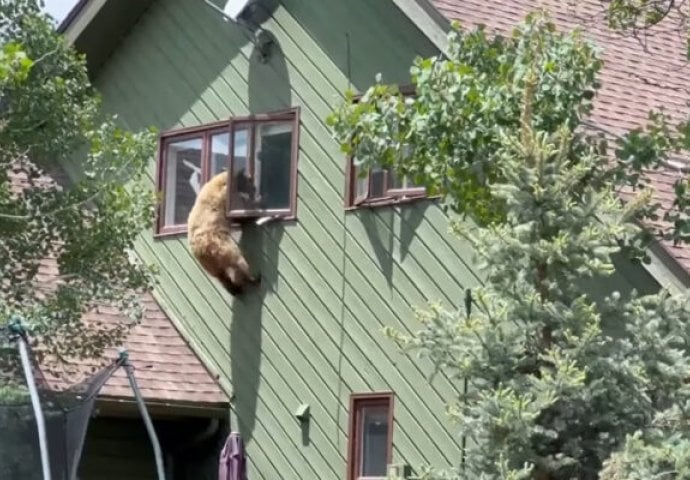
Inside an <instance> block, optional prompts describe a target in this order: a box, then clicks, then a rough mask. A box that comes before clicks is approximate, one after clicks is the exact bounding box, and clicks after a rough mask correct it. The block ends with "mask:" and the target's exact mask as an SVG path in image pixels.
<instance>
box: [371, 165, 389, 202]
mask: <svg viewBox="0 0 690 480" xmlns="http://www.w3.org/2000/svg"><path fill="white" fill-rule="evenodd" d="M370 176H371V187H370V191H369V198H381V197H383V196H384V195H385V193H386V171H385V170H383V169H381V168H375V169H372V170H371V174H370Z"/></svg>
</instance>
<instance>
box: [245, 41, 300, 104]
mask: <svg viewBox="0 0 690 480" xmlns="http://www.w3.org/2000/svg"><path fill="white" fill-rule="evenodd" d="M262 36H263V41H264V42H268V43H270V48H269V50H268V56H267V57H266V58H264V57H263V56H262V52H261V50H260V48H258V47H257V46H255V47H254V49H253V50H252V54H251V57H250V58H249V76H248V78H249V85H248V89H249V91H248V98H249V113H253V114H256V113H266V112H272V111H275V110H282V109H286V108H289V107H291V106H292V95H291V92H290V75H289V73H288V68H287V60H286V58H285V55H284V54H283V51H282V50H281V48H280V44H279V43H278V40H277V39H276V37H275V35H273V34H272V33H271V32H270V31H268V30H264V32H263V34H262Z"/></svg>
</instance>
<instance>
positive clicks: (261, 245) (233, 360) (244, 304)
mask: <svg viewBox="0 0 690 480" xmlns="http://www.w3.org/2000/svg"><path fill="white" fill-rule="evenodd" d="M282 231H283V230H282V226H280V225H277V224H268V225H265V226H261V227H257V226H255V225H253V224H248V225H246V226H244V227H243V228H242V236H241V238H240V241H239V246H240V249H241V250H242V252H244V255H245V257H246V258H247V261H248V262H249V264H250V266H251V268H252V271H253V272H256V273H260V274H261V285H260V286H255V287H250V288H248V289H247V291H246V292H245V293H244V294H242V295H241V296H239V297H236V298H235V300H234V303H233V315H232V324H231V326H230V369H231V378H232V387H233V400H232V409H233V412H234V414H235V418H234V422H235V423H234V424H233V425H232V426H231V427H232V429H233V430H239V432H240V433H241V434H242V438H243V439H244V441H245V443H247V444H248V443H249V442H250V440H251V439H252V437H253V434H254V427H255V424H256V408H257V402H258V393H259V385H260V383H261V350H262V333H261V328H262V325H263V313H264V309H263V305H264V299H265V298H266V295H267V294H268V292H270V291H273V290H274V288H275V286H276V284H277V281H278V255H279V252H278V245H279V243H280V237H281V236H282Z"/></svg>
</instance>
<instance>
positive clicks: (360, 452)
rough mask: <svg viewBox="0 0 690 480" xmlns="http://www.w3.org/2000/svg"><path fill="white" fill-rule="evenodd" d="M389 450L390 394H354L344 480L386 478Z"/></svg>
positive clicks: (391, 429)
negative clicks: (345, 478) (345, 479)
mask: <svg viewBox="0 0 690 480" xmlns="http://www.w3.org/2000/svg"><path fill="white" fill-rule="evenodd" d="M392 450H393V394H392V393H364V394H353V395H352V396H351V397H350V428H349V439H348V466H347V480H364V479H385V478H386V475H387V468H388V465H389V464H390V463H391V455H392Z"/></svg>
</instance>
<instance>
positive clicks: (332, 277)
mask: <svg viewBox="0 0 690 480" xmlns="http://www.w3.org/2000/svg"><path fill="white" fill-rule="evenodd" d="M533 3H534V2H531V1H528V0H492V1H489V0H483V1H482V0H434V1H433V2H432V1H430V0H347V1H344V0H319V1H307V0H280V1H277V0H275V1H273V0H255V1H252V2H249V4H248V6H247V7H246V8H245V9H244V10H242V11H241V12H240V14H239V20H238V21H232V20H228V19H226V18H224V17H223V15H221V13H220V12H219V10H218V9H220V10H222V9H223V8H224V6H225V4H224V2H221V1H217V2H215V3H213V5H215V6H216V7H218V8H217V9H214V8H212V5H209V4H208V3H207V2H204V1H203V0H89V1H85V0H84V1H81V2H80V3H79V4H78V5H77V7H76V8H75V9H74V10H73V12H72V13H71V14H70V16H69V17H68V18H67V19H66V20H65V22H64V23H63V24H62V26H61V29H62V31H63V32H64V34H65V36H66V38H67V40H68V41H69V42H71V43H73V44H74V45H75V46H76V47H77V48H78V49H79V50H81V51H83V52H84V53H85V54H86V55H87V59H88V65H89V69H90V73H91V76H92V78H93V81H94V83H95V85H96V86H97V88H98V89H99V90H100V92H101V93H102V95H103V97H104V101H105V105H106V107H107V110H108V111H110V112H112V113H117V114H118V115H119V118H120V120H121V122H122V123H123V125H125V126H127V127H129V128H132V129H140V128H144V127H146V126H148V125H154V126H156V127H157V128H159V129H160V130H161V131H162V132H163V133H162V134H161V137H160V148H159V152H158V155H157V158H155V159H152V161H151V164H150V171H149V174H150V178H151V184H152V187H154V186H155V188H156V189H158V191H160V192H161V198H162V203H161V205H160V208H159V212H158V220H157V225H156V228H155V229H154V231H146V232H142V234H141V237H140V238H139V241H138V243H137V253H138V254H139V256H140V257H141V258H142V259H143V260H145V261H147V262H151V263H155V264H157V265H159V266H160V267H161V274H160V278H159V280H160V282H159V284H158V285H157V287H156V289H155V292H154V296H155V299H156V302H157V304H158V305H159V306H160V308H161V309H162V311H164V312H165V314H166V315H167V317H168V318H169V319H170V320H171V321H172V322H173V323H174V325H175V326H176V327H177V328H178V329H179V330H180V332H182V334H183V336H184V337H185V338H186V339H187V340H188V341H189V344H190V346H191V348H192V349H193V350H194V352H195V353H196V355H197V356H198V357H199V358H200V359H202V360H203V362H204V363H205V364H206V366H207V367H208V368H209V369H210V370H211V371H213V372H217V374H218V382H219V384H220V385H221V386H222V388H223V389H224V390H225V393H226V394H227V395H228V396H229V397H230V398H231V401H230V411H231V414H230V424H231V428H232V429H234V430H238V431H239V432H240V433H241V434H242V436H243V438H244V441H245V443H246V446H247V452H248V461H249V475H250V478H251V479H252V480H254V479H265V480H273V479H347V480H353V479H357V478H363V477H367V478H371V477H373V478H378V477H383V476H385V473H386V470H387V468H388V466H389V465H412V466H416V465H419V464H423V463H431V464H434V465H436V466H457V465H459V463H460V461H461V443H462V438H461V435H460V434H461V432H457V431H456V430H454V428H453V427H452V425H449V423H448V421H447V419H446V417H445V414H444V412H445V403H446V402H447V401H450V400H452V399H453V398H454V397H455V396H456V392H457V388H459V385H457V384H454V383H452V382H450V381H449V380H448V379H447V378H446V377H444V376H443V375H438V376H435V377H433V379H430V374H431V373H432V366H431V365H430V364H429V363H428V362H426V361H421V360H418V359H416V358H413V357H410V356H406V355H402V354H400V353H399V352H398V350H397V348H396V346H395V345H394V344H393V343H392V342H391V341H389V340H387V339H386V338H385V337H384V336H383V334H382V333H381V329H382V328H383V327H384V326H393V327H396V328H398V329H403V330H414V329H416V325H415V318H414V313H413V309H414V307H416V306H424V305H425V304H426V302H428V301H441V302H443V303H444V304H445V305H449V306H456V307H460V305H461V302H462V298H463V292H464V289H465V288H467V287H472V286H475V285H477V284H478V283H480V281H481V279H480V277H479V276H478V275H477V274H476V273H475V271H474V268H473V263H472V252H471V251H470V250H469V248H468V247H467V245H464V244H463V243H462V242H461V241H459V240H458V239H457V238H455V237H453V236H451V235H450V234H449V233H448V232H447V230H448V219H447V217H446V216H445V215H444V213H443V212H442V210H441V209H440V208H439V205H438V204H437V202H436V201H435V200H434V199H429V198H427V197H426V195H425V192H424V191H423V190H420V189H419V188H417V187H415V186H414V185H412V184H410V183H409V182H407V180H406V179H404V178H403V179H400V178H395V177H394V176H393V175H392V173H391V172H387V171H384V170H379V171H372V172H370V174H369V176H368V177H367V178H365V179H361V178H359V177H358V176H357V172H356V169H354V168H352V165H351V164H350V163H349V159H348V158H346V157H345V156H344V155H343V154H342V153H341V152H340V151H339V148H338V145H337V144H336V143H335V142H334V141H333V140H332V139H331V137H330V134H329V131H328V128H327V127H326V125H325V118H326V116H327V115H328V114H329V112H330V111H331V109H332V108H333V107H334V106H335V105H336V104H337V103H338V102H340V101H341V100H342V98H343V92H344V91H345V90H346V89H348V88H353V89H355V90H359V91H363V90H365V89H366V88H367V87H368V86H369V85H371V84H372V83H373V82H374V79H375V75H376V74H377V73H381V75H382V77H383V79H384V80H385V81H386V82H389V83H397V84H400V85H406V84H409V82H410V79H409V66H410V64H411V63H412V60H413V59H414V58H415V57H416V56H418V55H422V56H430V55H436V54H440V53H442V52H443V49H444V47H445V33H446V31H447V30H448V28H449V20H451V19H458V20H461V21H462V22H463V23H464V24H465V25H468V26H471V25H475V24H479V23H483V24H487V25H489V27H490V28H492V29H494V30H495V31H497V32H501V31H506V30H507V29H508V28H509V27H510V26H511V25H513V24H515V23H517V22H518V21H519V20H520V19H521V18H522V17H523V16H524V14H526V13H527V12H528V11H529V9H530V8H531V7H533ZM543 3H545V4H546V6H547V7H550V8H552V9H554V11H555V12H556V13H557V14H558V15H557V19H558V21H559V22H560V23H561V24H562V25H563V26H566V27H570V26H573V25H577V24H582V25H585V26H588V25H589V27H587V28H588V29H589V30H588V31H589V32H591V35H592V36H593V37H595V39H597V40H600V41H602V42H603V43H604V45H603V46H604V47H605V52H606V53H605V59H606V60H607V61H610V62H609V63H608V64H607V68H606V71H605V75H604V77H603V78H604V88H603V89H602V91H601V93H600V95H599V103H598V104H597V105H598V106H597V109H596V111H595V115H594V117H593V121H596V122H597V123H598V124H599V125H600V126H601V127H602V128H604V129H608V130H610V131H612V132H615V131H618V130H620V129H622V128H628V127H630V126H631V125H637V124H639V123H641V122H643V121H644V118H645V116H646V111H647V110H648V109H649V108H651V107H653V106H655V104H656V103H655V102H661V103H664V104H665V105H666V107H667V110H671V111H673V112H675V113H678V114H679V115H680V114H683V113H686V112H685V109H686V107H685V100H686V99H679V97H680V96H681V94H678V93H677V94H676V95H675V96H674V97H673V98H672V99H668V100H669V101H668V102H665V101H666V97H665V96H663V95H660V94H659V92H657V91H656V90H655V88H657V87H655V86H654V83H653V82H643V81H642V80H640V79H636V78H635V77H634V76H633V75H632V73H633V72H631V70H635V68H631V65H633V64H634V65H635V66H636V67H637V71H640V72H643V73H647V74H649V75H650V76H652V77H653V76H654V75H656V76H658V77H659V76H660V77H662V78H664V79H665V81H671V82H673V81H678V82H680V81H681V78H679V75H680V74H679V73H677V72H676V74H670V73H668V72H665V71H664V69H665V68H667V67H669V66H670V65H673V64H674V61H675V60H674V58H675V57H673V55H674V53H673V52H675V50H674V48H675V45H676V44H677V43H678V40H677V39H675V37H674V38H673V39H669V38H668V37H664V36H663V35H660V36H658V37H655V38H654V39H653V41H654V42H660V43H658V44H657V45H663V46H664V49H662V50H664V54H663V55H661V56H660V57H659V58H653V56H650V55H647V56H645V55H644V54H643V53H642V47H641V46H640V45H639V44H636V43H635V41H634V40H631V39H629V38H624V37H618V36H616V35H614V34H612V33H610V32H608V31H606V29H605V27H604V26H602V25H603V24H602V23H601V21H602V19H601V17H600V16H599V17H596V16H595V15H594V10H592V9H593V8H594V7H595V4H596V2H595V1H593V0H592V1H585V2H573V3H572V4H571V2H562V1H559V0H551V1H546V2H543ZM590 17H592V18H594V20H592V18H590ZM595 17H596V18H595ZM587 19H589V20H587ZM590 20H591V21H590ZM588 22H589V23H588ZM597 22H599V23H597ZM679 48H681V46H680V45H679ZM609 49H610V50H609ZM672 51H673V52H672ZM608 52H612V53H611V54H610V55H609V53H608ZM647 67H648V68H647ZM669 70H670V68H669ZM632 89H635V92H636V95H634V97H635V99H634V101H632V102H627V103H628V104H627V107H626V108H625V109H624V111H623V110H621V105H622V103H621V102H623V99H622V98H623V96H622V95H621V94H620V92H621V90H625V91H627V92H630V91H631V90H632ZM683 91H684V90H683ZM227 165H230V168H231V169H232V173H233V175H234V174H239V173H240V172H244V173H245V174H247V175H248V176H249V177H251V178H252V179H253V181H254V184H255V186H256V187H257V191H258V192H259V193H260V194H261V201H260V202H255V203H248V204H241V203H240V202H239V201H238V202H235V203H233V202H232V201H231V208H232V209H233V212H234V216H235V217H236V218H237V219H243V220H245V221H244V222H242V223H241V226H238V228H237V236H238V241H239V244H240V246H241V248H242V249H243V251H244V252H245V253H246V256H247V258H248V260H249V262H250V264H251V265H252V268H253V269H254V270H257V271H259V272H260V273H261V275H262V278H263V279H262V284H261V286H260V288H258V289H254V290H251V291H249V292H248V293H246V294H244V295H243V296H241V297H237V298H232V297H230V296H229V295H228V294H227V292H225V291H224V290H223V289H222V287H221V286H220V285H219V284H218V283H217V282H215V281H214V280H213V279H211V278H210V277H209V276H208V275H207V274H205V273H204V272H203V270H202V269H201V268H200V266H199V265H198V264H197V263H196V261H195V260H194V258H193V257H192V256H191V254H190V253H189V250H188V247H187V242H186V235H185V221H186V216H187V214H188V212H189V209H190V208H191V205H192V203H193V201H194V198H195V195H196V192H197V191H198V188H199V186H200V185H202V184H203V183H204V182H205V181H207V180H208V179H209V178H210V177H211V176H212V175H213V174H214V173H216V172H218V171H221V170H222V169H223V168H227ZM676 174H677V173H676V171H675V170H674V169H673V167H672V166H670V167H669V171H668V176H667V177H663V176H660V178H657V179H655V181H656V182H657V183H658V185H659V190H658V191H659V192H660V195H662V194H663V192H664V189H666V190H669V189H670V188H672V187H671V186H670V183H669V182H668V180H669V179H672V178H673V176H674V175H676ZM662 177H663V178H662ZM264 217H270V221H269V222H267V223H262V224H257V223H256V222H254V221H253V220H252V219H255V218H264ZM259 223H261V222H259ZM651 253H652V257H653V261H652V263H651V265H650V266H648V267H646V269H643V268H642V267H632V266H626V265H622V266H621V271H622V272H623V274H620V275H618V276H617V277H616V278H615V279H614V280H613V281H612V284H611V285H608V286H607V287H609V288H616V289H618V290H624V291H626V290H630V289H632V288H637V289H639V290H643V291H650V290H654V289H656V288H658V286H659V285H660V284H663V285H670V286H672V287H673V288H685V287H686V286H687V285H688V281H689V277H688V267H689V266H690V260H689V259H690V254H689V253H688V252H687V251H685V250H684V249H682V248H677V247H674V246H672V245H667V244H661V243H660V244H659V245H657V246H655V248H654V249H653V251H652V252H651ZM174 478H176V479H177V478H192V477H183V476H180V477H178V476H175V477H174Z"/></svg>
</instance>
